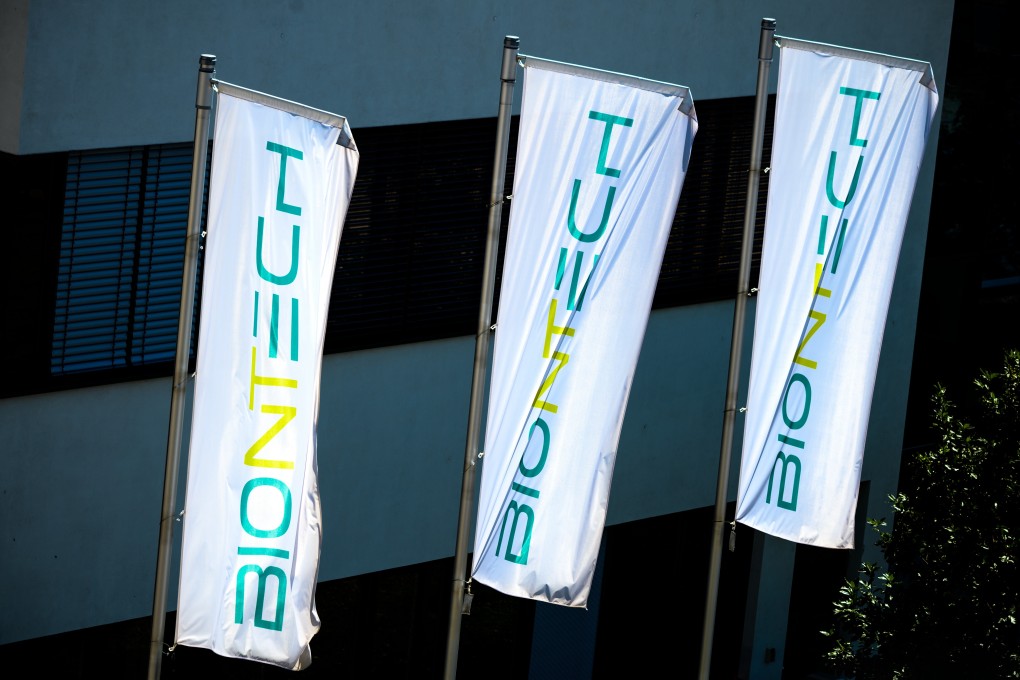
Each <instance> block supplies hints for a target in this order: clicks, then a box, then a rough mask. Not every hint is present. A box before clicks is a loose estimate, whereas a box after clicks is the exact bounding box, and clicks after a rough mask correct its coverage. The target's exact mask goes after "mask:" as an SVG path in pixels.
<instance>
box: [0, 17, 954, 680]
mask: <svg viewBox="0 0 1020 680" xmlns="http://www.w3.org/2000/svg"><path fill="white" fill-rule="evenodd" d="M953 9H954V8H953V3H952V1H951V0H938V1H937V2H931V1H930V0H896V1H895V2H878V1H877V0H862V2H858V3H856V4H854V5H853V6H852V7H851V6H848V5H847V4H846V3H840V2H834V1H830V0H824V1H822V2H816V3H812V4H811V6H810V8H809V7H807V6H806V5H805V4H804V3H800V2H796V1H795V0H779V1H778V2H769V3H766V2H760V1H759V0H739V1H738V2H728V3H704V2H693V1H690V0H682V1H679V2H658V1H654V0H647V1H646V0H640V1H638V2H632V3H614V2H608V1H605V0H596V1H594V2H589V3H584V4H581V5H579V4H576V3H571V2H563V1H561V0H553V1H547V2H541V3H539V2H531V1H530V0H525V1H524V2H517V3H501V2H491V1H487V0H485V1H480V2H476V1H472V0H442V1H436V2H432V1H429V2H417V3H410V2H407V3H405V2H399V1H397V2H392V1H388V2H377V3H365V2H362V3H331V2H324V1H322V2H319V1H315V0H290V1H289V2H256V3H242V2H239V1H230V0H213V1H211V2H205V3H194V2H185V3H172V4H167V3H137V2H128V1H127V0H102V1H101V2H93V3H72V2H58V1H56V0H22V1H17V0H8V1H7V2H5V3H4V4H3V7H2V16H3V21H2V22H0V36H2V38H3V39H2V40H0V51H2V53H3V58H2V60H0V64H2V65H0V69H2V70H0V74H2V76H0V77H2V80H0V102H2V104H0V152H2V153H0V163H2V164H3V167H4V168H5V172H4V176H6V177H9V178H10V179H9V180H5V181H6V182H8V185H7V187H6V188H5V191H4V196H5V197H6V198H7V201H5V203H6V205H8V206H12V208H11V210H10V212H8V214H7V217H6V219H5V220H4V233H5V235H6V236H7V238H8V244H9V246H8V247H9V251H8V252H10V253H11V255H12V257H11V258H10V259H11V260H12V264H11V265H10V266H11V267H13V270H12V273H13V274H14V277H12V280H11V284H12V285H10V287H9V290H10V291H11V292H10V294H9V298H8V304H9V305H12V308H11V309H10V310H9V313H8V314H5V315H3V316H4V317H5V318H4V321H3V324H4V330H3V333H2V334H0V335H2V337H0V346H2V347H3V348H4V349H5V353H6V354H7V356H8V357H9V360H10V362H11V363H12V364H13V365H14V368H13V370H12V373H10V374H9V377H8V378H6V379H5V380H6V383H7V384H6V385H5V386H4V387H3V390H2V392H0V397H2V398H0V433H2V437H3V442H4V446H3V448H2V451H3V453H2V454H0V455H2V460H3V468H4V472H3V474H2V475H0V541H2V545H3V548H2V550H0V650H4V656H3V659H4V660H2V661H0V663H7V662H8V660H10V659H13V658H16V657H18V656H20V655H22V654H23V653H25V652H26V651H31V652H40V653H41V652H45V651H48V650H50V649H53V654H54V655H58V654H59V652H58V651H57V649H68V648H70V649H71V650H72V651H71V652H70V653H68V654H65V655H64V656H61V657H55V658H54V660H53V661H52V663H54V664H60V663H66V664H68V665H67V666H66V667H65V668H64V670H65V671H67V672H68V673H72V674H73V672H74V669H82V670H80V671H79V672H81V673H84V672H87V670H88V669H89V668H93V669H94V668H98V667H100V665H99V664H103V667H106V665H108V664H109V663H110V662H109V657H106V658H105V660H100V658H97V654H98V652H99V651H101V650H106V652H108V653H111V654H118V656H119V658H120V659H122V660H123V661H122V664H123V667H124V668H125V669H127V670H126V671H125V674H127V675H130V676H135V675H137V673H140V672H141V670H142V669H143V668H144V663H145V659H146V655H147V652H148V644H147V643H148V637H147V636H148V618H147V617H150V616H151V614H152V594H153V579H154V575H155V563H156V553H157V539H158V536H159V517H160V505H161V495H162V494H161V489H162V483H163V470H164V463H165V458H166V442H167V432H168V420H169V403H170V393H171V378H170V375H171V373H172V362H173V354H174V340H175V337H176V324H177V314H178V307H177V305H178V301H179V293H180V280H181V265H180V259H181V257H182V255H183V234H184V223H183V222H182V221H181V215H183V216H184V219H185V220H186V211H187V186H188V180H189V173H190V161H191V155H190V154H191V140H192V137H193V134H194V97H195V82H196V78H197V65H198V57H199V55H201V54H215V55H216V56H217V77H218V78H222V79H223V80H225V81H228V82H231V83H236V84H239V85H242V86H244V87H249V88H252V89H256V90H260V91H263V92H268V93H271V94H274V95H276V96H279V97H283V98H286V99H290V100H294V101H299V102H302V103H305V104H308V105H310V106H314V107H316V108H320V109H325V110H329V111H335V112H337V113H340V114H342V115H344V116H346V117H347V118H348V121H349V122H350V125H351V127H352V130H353V134H354V137H355V140H356V141H357V143H358V146H359V148H360V150H361V158H362V161H361V163H362V164H361V169H360V171H359V176H358V180H357V183H356V185H355V194H354V197H353V199H352V204H351V208H350V211H349V214H348V218H347V223H346V225H345V230H344V234H343V238H342V240H341V244H340V250H341V255H340V259H339V261H338V266H337V275H336V278H335V280H334V290H333V299H332V301H331V311H330V321H329V327H328V330H327V339H326V345H327V355H326V356H325V358H324V361H323V373H322V391H321V398H320V412H319V426H318V447H319V448H318V467H319V486H320V491H321V495H322V503H323V512H324V516H323V532H324V534H323V535H324V539H323V547H322V557H321V563H320V571H319V581H320V588H319V596H318V602H319V605H318V609H319V613H320V616H321V617H322V619H323V629H322V632H321V633H320V634H319V636H317V637H316V638H315V639H314V640H313V641H312V649H313V653H314V654H315V659H316V660H315V662H313V665H312V667H311V668H310V669H309V671H308V672H310V673H316V672H325V671H327V670H329V669H337V670H338V671H341V672H342V671H345V670H347V671H350V670H352V669H353V670H355V671H358V670H360V671H362V672H363V674H366V675H369V676H373V675H396V676H401V675H403V676H410V675H411V674H412V673H418V672H420V673H421V674H422V675H425V676H427V677H431V676H432V675H435V674H438V673H439V671H440V670H441V668H442V659H443V645H444V644H445V632H446V625H447V615H448V606H449V601H448V600H449V590H450V580H451V575H452V571H451V570H452V560H451V556H452V555H453V550H454V538H455V531H456V524H457V508H458V497H459V493H460V483H461V467H462V464H463V459H464V440H465V431H466V425H467V413H468V401H469V396H470V394H469V393H470V385H471V370H472V352H473V347H474V337H473V333H474V326H475V323H476V320H477V309H478V300H479V292H480V287H481V258H482V245H483V243H482V240H483V239H484V231H485V224H486V208H485V204H486V202H487V200H488V196H487V187H488V185H489V182H490V181H491V178H490V173H491V167H492V150H493V147H494V141H495V118H494V116H495V113H496V108H497V104H498V93H499V69H500V58H501V53H502V44H503V37H504V36H505V35H517V36H519V37H520V40H521V48H520V49H521V53H522V54H529V55H535V56H540V57H545V58H549V59H555V60H558V61H565V62H571V63H577V64H583V65H586V66H591V67H595V68H603V69H607V70H612V71H617V72H623V73H630V74H634V75H638V76H641V77H646V78H650V79H655V80H661V81H666V82H675V83H679V84H683V85H687V86H689V87H690V88H691V90H692V94H693V96H694V101H695V106H696V108H697V112H698V118H699V123H700V126H701V127H700V129H699V132H698V135H697V137H696V138H695V142H694V147H693V151H692V158H691V168H690V170H689V173H688V175H687V180H686V182H685V185H684V190H683V194H682V196H681V201H680V207H679V209H678V213H677V218H676V220H675V223H674V229H673V234H672V235H671V237H670V244H669V247H668V250H667V255H666V259H665V261H664V263H663V267H662V271H661V273H660V282H659V288H658V290H657V294H656V300H655V305H654V310H653V312H652V316H651V319H650V322H649V326H648V331H647V335H646V337H645V341H644V346H643V348H642V352H641V357H640V361H639V364H638V369H637V374H636V377H635V380H634V384H633V391H632V393H631V398H630V402H629V406H628V411H627V415H626V419H625V421H624V426H623V432H622V437H621V441H620V446H619V455H618V459H617V465H616V470H615V475H614V481H613V490H612V498H611V502H610V507H609V518H608V526H607V530H606V534H605V539H604V543H603V552H602V558H601V559H600V566H599V570H598V574H597V576H596V588H595V595H594V596H593V599H592V602H591V604H590V606H589V609H588V610H562V609H560V608H557V607H554V606H552V605H544V604H538V605H536V604H534V603H531V602H527V601H518V600H512V599H511V598H506V597H504V596H502V595H500V594H498V593H494V592H492V591H488V590H486V589H484V588H480V589H476V596H475V604H474V610H473V611H472V613H471V615H470V616H468V617H465V623H464V630H463V632H462V641H461V673H462V675H463V676H464V677H474V676H475V675H476V674H477V672H476V671H477V670H478V669H482V668H489V667H490V666H491V665H492V664H495V665H496V666H497V670H496V671H494V672H495V673H496V674H497V675H501V676H502V675H505V676H507V677H524V676H527V675H530V677H535V678H540V677H546V676H557V677H574V676H580V677H587V676H599V675H602V674H606V673H608V672H609V670H610V669H612V668H614V667H616V668H620V667H624V666H620V665H619V664H622V663H626V664H627V666H625V667H627V668H630V669H632V670H634V671H635V672H636V673H638V674H640V670H641V669H655V668H661V667H675V668H678V669H679V673H680V675H681V677H686V675H685V672H686V671H685V669H688V668H691V669H694V668H696V667H697V661H698V659H697V655H698V649H699V643H700V637H701V621H702V616H703V607H704V590H705V580H706V578H707V570H708V558H709V554H708V551H709V536H710V533H711V506H712V504H713V503H714V499H715V485H716V477H717V467H718V461H719V448H720V440H721V428H722V421H723V418H722V409H723V403H724V397H725V388H726V377H727V376H726V373H727V364H728V357H729V348H730V340H731V338H730V334H731V330H732V321H733V307H734V304H733V298H734V294H735V290H736V280H737V277H736V271H737V259H738V257H739V240H740V233H741V225H742V219H743V205H744V193H743V192H744V190H745V187H746V172H747V165H748V155H749V148H750V135H751V123H752V110H753V109H752V106H753V96H754V91H755V79H756V74H757V50H758V35H759V26H760V20H761V19H762V18H763V17H773V18H775V19H776V20H777V33H778V34H779V35H784V36H791V37H796V38H802V39H806V40H813V41H818V42H825V43H831V44H837V45H844V46H848V47H854V48H858V49H865V50H870V51H874V52H880V53H886V54H894V55H897V56H902V57H907V58H913V59H919V60H924V61H929V62H931V64H932V67H933V71H934V75H935V78H936V81H937V84H938V87H939V91H940V92H942V91H944V78H945V73H946V71H947V68H948V60H949V43H950V32H951V29H952V24H953ZM777 58H779V54H778V52H777ZM775 73H776V69H775V67H774V68H773V76H772V84H771V92H773V93H774V92H775V80H776V77H775ZM519 103H520V88H519V87H518V89H517V96H516V106H515V112H516V111H517V110H519V108H517V107H519ZM938 142H939V129H938V125H937V124H936V125H934V126H933V129H932V133H931V136H930V137H929V140H928V151H927V154H926V156H925V161H924V163H923V165H922V170H921V175H920V179H919V182H918V185H917V189H916V192H915V195H914V201H913V206H912V208H911V213H910V218H909V221H908V224H907V231H906V237H905V240H904V244H903V248H902V253H901V257H900V263H899V268H898V273H897V278H896V283H895V287H894V291H893V298H892V305H891V309H890V313H889V321H888V323H887V327H886V333H885V336H884V344H883V349H882V360H881V364H880V367H879V374H878V382H877V385H876V390H875V398H874V403H873V407H872V415H871V420H870V430H869V435H868V443H867V449H866V452H865V458H864V472H863V477H862V480H863V481H862V483H863V486H864V488H863V489H862V493H861V496H860V498H861V505H860V508H859V512H858V516H859V518H861V519H862V520H863V518H864V517H877V516H885V515H887V514H888V510H887V509H886V507H885V499H886V496H887V495H888V494H889V493H892V492H893V491H895V490H896V488H897V481H898V475H899V464H900V457H901V450H902V445H903V437H904V423H905V420H906V416H907V396H908V390H909V387H910V373H911V363H912V356H913V352H914V342H915V323H916V320H917V313H918V302H919V299H920V287H921V273H922V267H923V264H924V257H925V255H924V254H925V241H926V234H927V230H928V221H929V209H930V206H931V202H932V187H933V177H934V167H935V158H936V150H937V147H938ZM214 143H215V142H213V144H214ZM766 146H767V147H768V143H767V145H766ZM512 153H513V149H512V148H511V160H510V163H509V166H510V177H508V179H507V187H508V189H509V187H510V186H511V184H510V182H511V180H512V169H513V163H512V160H513V158H512ZM766 158H767V155H766ZM766 188H767V183H763V187H762V193H761V196H760V200H759V205H760V209H759V213H758V221H759V232H758V238H759V241H758V242H757V244H756V249H755V252H756V254H758V253H760V237H761V224H762V222H763V219H764V198H765V191H766ZM506 216H507V211H504V226H505V220H506ZM756 257H757V255H756ZM755 272H757V259H756V262H755ZM15 282H16V283H15ZM749 314H750V315H751V316H749V318H748V323H747V325H746V328H747V329H748V331H747V337H746V339H745V341H744V346H745V347H746V348H749V347H750V343H751V331H752V329H753V303H752V305H751V309H750V312H749ZM745 355H746V356H745V360H744V373H743V375H744V381H743V383H742V385H743V387H746V369H747V363H748V362H749V357H750V351H749V350H748V351H747V352H745ZM185 426H186V427H187V422H186V423H185ZM741 426H742V421H741V420H740V419H739V418H738V421H737V428H738V436H737V441H736V444H735V446H734V449H735V453H734V456H733V466H732V471H731V474H730V480H731V490H730V496H729V498H730V500H733V499H734V498H735V494H736V479H737V465H738V463H739V453H738V452H739V430H740V428H741ZM185 432H187V430H185ZM186 440H187V437H185V441H186ZM181 479H182V480H183V479H184V474H183V468H182V474H181ZM183 493H184V489H183V483H182V484H181V489H180V496H181V500H182V501H183ZM858 525H859V527H858V535H859V538H860V540H858V541H857V548H855V550H853V551H822V553H818V554H815V553H811V554H807V553H804V551H800V550H799V549H798V548H797V546H795V545H793V544H790V543H786V542H782V541H778V540H775V539H770V538H765V537H763V536H760V535H755V533H754V532H752V531H751V530H749V529H743V530H741V529H739V528H738V530H737V537H736V550H735V551H734V552H732V553H728V555H727V557H726V558H725V562H724V569H723V582H722V593H721V603H720V607H721V608H720V615H719V625H718V627H717V633H716V654H715V659H716V661H715V662H714V663H713V666H714V667H717V668H718V669H720V670H718V671H717V672H719V673H723V672H724V670H723V669H725V671H726V672H731V673H733V674H736V675H737V677H761V678H769V677H774V678H779V677H781V674H782V668H783V666H784V656H785V655H787V654H790V655H801V656H803V655H804V654H807V653H808V652H807V651H805V650H808V649H809V648H811V646H812V645H813V644H815V643H813V642H811V641H807V640H803V641H800V642H794V643H793V647H792V648H791V647H790V644H791V642H790V641H789V640H788V639H787V631H788V628H789V629H791V630H792V629H797V630H800V629H799V628H795V627H794V623H795V622H794V621H792V620H791V617H797V616H804V617H810V616H811V615H812V612H816V611H817V606H815V605H811V606H808V605H800V604H797V603H798V602H809V601H812V599H813V598H814V599H817V597H816V596H820V597H824V594H821V593H824V592H825V591H824V586H825V585H827V584H830V583H833V582H835V583H838V580H839V579H840V578H841V577H842V576H843V575H844V574H845V573H847V570H848V569H849V568H851V567H852V566H853V565H856V564H857V563H858V562H859V561H860V559H861V557H862V555H870V552H871V550H872V549H871V548H870V547H869V546H870V545H871V542H872V541H871V540H870V538H868V537H867V536H866V535H865V533H864V531H863V521H859V522H858ZM179 540H180V536H179V532H177V535H176V536H175V545H177V546H178V547H179ZM802 553H803V554H802ZM805 555H806V556H805ZM871 556H872V557H874V555H871ZM175 559H176V555H175ZM795 567H796V568H797V569H801V568H803V569H807V568H812V569H815V568H816V569H817V570H820V573H822V577H820V578H807V577H805V578H795V576H794V571H795ZM176 568H177V567H176V562H175V563H174V567H173V568H172V570H171V572H172V574H173V577H172V579H171V584H170V602H171V606H173V603H175V602H176ZM819 584H821V585H819ZM828 601H829V602H831V597H830V599H829V600H828ZM791 603H793V605H791ZM816 605H817V603H816ZM823 605H824V603H823ZM812 607H814V609H813V608H812ZM822 608H824V606H823V607H822ZM788 622H789V624H790V625H789V626H788ZM167 630H168V635H172V630H173V628H172V615H171V625H169V626H168V629H167ZM111 639H116V640H117V641H116V642H111ZM136 642H137V643H136ZM801 643H802V644H801ZM99 656H100V657H101V656H102V655H99ZM118 663H121V662H118ZM164 663H165V668H173V667H174V664H176V667H177V668H179V669H181V670H182V672H184V671H186V670H187V669H188V668H194V667H196V666H195V665H196V664H202V663H206V664H213V663H226V662H223V661H221V660H218V659H216V658H214V657H212V655H211V654H210V655H208V656H202V655H201V654H199V653H198V652H197V650H195V653H194V654H192V653H191V651H190V650H186V649H185V650H177V651H175V652H174V654H173V655H172V656H169V657H167V659H166V660H165V662H164ZM231 663H233V662H231ZM237 663H241V664H244V666H243V668H242V669H241V670H238V666H236V665H229V666H224V668H225V669H229V670H224V671H223V672H224V673H227V674H229V673H236V674H238V677H245V675H244V674H245V673H249V672H250V673H254V672H256V671H254V670H252V669H251V666H252V665H253V664H251V663H246V662H237ZM189 664H191V665H189ZM416 669H417V670H416ZM136 671H137V672H136ZM271 671H272V669H269V670H262V669H259V671H258V672H261V673H269V672H271ZM691 672H693V670H692V671H691ZM719 677H733V675H730V676H726V675H719Z"/></svg>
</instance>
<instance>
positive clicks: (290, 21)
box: [0, 0, 952, 153]
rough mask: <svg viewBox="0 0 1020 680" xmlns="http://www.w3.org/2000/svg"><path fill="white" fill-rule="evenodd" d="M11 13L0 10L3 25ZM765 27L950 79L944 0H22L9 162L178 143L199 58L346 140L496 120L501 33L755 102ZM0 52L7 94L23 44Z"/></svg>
mask: <svg viewBox="0 0 1020 680" xmlns="http://www.w3.org/2000/svg"><path fill="white" fill-rule="evenodd" d="M21 4H22V3H17V2H5V3H4V4H3V9H2V11H3V22H0V24H6V23H7V22H8V18H9V17H8V15H10V16H11V17H14V18H17V17H19V16H20V12H19V11H17V9H16V8H18V7H20V6H21ZM766 16H769V17H773V18H775V19H776V20H777V21H778V33H779V34H780V35H788V36H792V37H798V38H805V39H809V40H817V41H819V42H829V43H834V44H839V45H848V46H852V47H858V48H860V49H867V50H872V51H875V52H885V53H889V54H896V55H898V56H902V57H909V58H914V59H923V60H926V61H931V62H932V65H933V67H934V70H935V75H936V78H938V79H939V81H940V82H941V79H942V78H943V76H944V74H945V70H946V60H947V55H948V45H949V26H950V23H951V21H952V0H938V1H937V2H930V1H926V0H891V1H890V0H885V1H883V0H861V1H860V2H856V3H852V4H849V5H848V4H847V3H846V2H842V1H841V0H821V1H818V2H812V3H810V4H806V3H804V2H803V1H802V0H772V1H767V2H763V1H762V0H730V1H727V2H700V1H696V0H683V1H671V0H632V1H631V2H615V1H613V0H591V1H589V2H585V3H574V2H564V1H546V0H518V1H516V2H502V1H497V0H422V1H419V2H410V1H407V0H404V1H401V0H376V1H374V2H343V3H338V2H333V1H331V0H288V1H286V2H284V1H280V0H244V1H242V0H201V1H199V0H177V1H175V2H137V1H136V0H102V1H100V2H87V3H85V2H72V1H70V0H64V1H61V0H32V1H31V2H30V4H29V9H28V25H27V29H28V30H27V47H26V48H25V54H24V74H23V77H22V79H21V81H22V82H23V84H24V97H23V101H22V102H21V103H20V107H21V112H20V134H19V135H18V146H17V147H10V146H4V147H2V150H4V151H14V150H17V151H18V152H19V153H39V152H44V151H62V150H68V149H81V148H98V147H111V146H124V145H131V144H154V143H162V142H181V141H187V140H189V139H191V137H192V135H193V131H194V101H195V82H196V78H197V69H198V57H199V55H200V54H202V53H211V54H215V55H216V56H217V59H218V64H217V77H219V78H222V79H223V80H226V81H228V82H232V83H236V84H238V85H243V86H245V87H249V88H253V89H256V90H262V91H264V92H270V93H272V94H274V95H276V96H279V97H284V98H286V99H293V100H295V101H299V102H302V103H305V104H308V105H309V106H315V107H317V108H321V109H326V110H329V111H335V112H337V113H340V114H342V115H344V116H347V118H348V120H349V121H350V123H351V126H352V128H354V130H355V135H357V128H358V127H367V126H377V125H392V124H400V123H417V122H426V121H435V120H456V119H462V118H479V117H487V116H495V115H496V109H497V104H498V98H499V79H498V75H499V62H500V58H501V54H502V44H503V36H504V35H508V34H510V35H518V36H519V37H520V38H521V52H522V53H523V54H533V55H535V56H540V57H546V58H549V59H556V60H559V61H567V62H573V63H580V64H584V65H586V66H592V67H596V68H604V69H608V70H612V71H619V72H622V73H632V74H635V75H639V76H642V77H645V78H652V79H655V80H664V81H667V82H674V83H679V84H682V85H687V86H689V87H691V89H692V93H693V95H694V99H695V102H697V100H698V99H715V98H719V97H735V96H751V95H753V94H754V88H755V78H756V73H757V49H758V29H759V26H760V22H761V19H762V17H766ZM5 30H9V29H5ZM2 49H3V50H4V56H5V60H4V63H5V67H4V68H5V71H4V78H5V81H6V79H7V78H8V77H13V76H8V75H7V70H13V68H14V67H15V66H16V64H17V61H14V62H12V64H11V66H10V69H8V66H6V63H7V60H6V56H7V52H8V51H15V52H16V51H17V48H16V41H15V42H14V43H11V45H10V46H8V44H7V43H6V41H5V43H4V47H3V48H2ZM8 89H9V87H8V83H7V82H5V83H4V87H3V89H0V91H6V90H8ZM10 89H13V90H14V91H16V89H17V88H16V87H15V88H10ZM518 101H519V95H518ZM17 105H18V102H16V101H13V100H11V101H8V100H7V97H5V101H4V102H3V107H4V108H5V109H6V108H8V107H16V106H17ZM0 141H3V142H4V143H5V144H6V143H8V142H7V141H6V140H5V139H0Z"/></svg>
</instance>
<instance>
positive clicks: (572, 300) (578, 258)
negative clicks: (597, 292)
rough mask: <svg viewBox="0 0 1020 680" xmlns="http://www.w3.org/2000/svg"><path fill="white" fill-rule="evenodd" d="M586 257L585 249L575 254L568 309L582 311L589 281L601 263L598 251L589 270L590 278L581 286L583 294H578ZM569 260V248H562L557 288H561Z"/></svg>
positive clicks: (557, 269) (557, 267)
mask: <svg viewBox="0 0 1020 680" xmlns="http://www.w3.org/2000/svg"><path fill="white" fill-rule="evenodd" d="M583 259H584V251H581V250H579V251H577V253H576V254H575V255H574V275H573V277H572V278H571V280H570V294H569V296H568V297H567V309H568V310H571V311H573V310H575V309H576V310H577V311H578V312H579V311H581V305H582V304H583V303H584V294H585V293H587V292H588V282H589V281H591V277H592V276H593V275H594V274H595V268H596V267H597V266H598V264H599V256H598V254H597V253H596V254H595V256H594V258H593V259H592V263H591V271H590V272H588V278H586V279H585V280H584V285H583V286H582V287H581V294H580V296H578V294H577V284H578V282H579V280H580V278H581V262H582V261H583ZM566 261H567V249H566V248H560V261H559V263H558V264H557V266H556V285H555V286H554V288H555V289H556V290H559V289H560V283H562V282H563V273H564V270H565V269H566Z"/></svg>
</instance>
